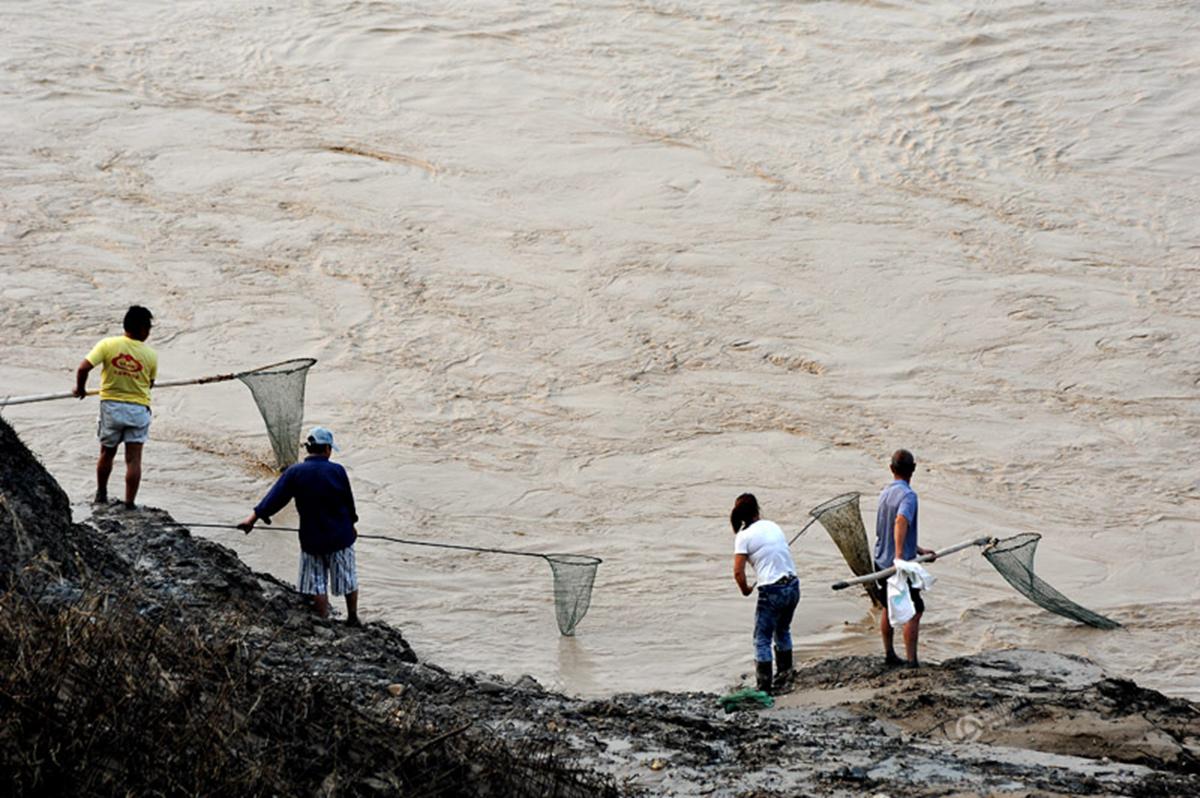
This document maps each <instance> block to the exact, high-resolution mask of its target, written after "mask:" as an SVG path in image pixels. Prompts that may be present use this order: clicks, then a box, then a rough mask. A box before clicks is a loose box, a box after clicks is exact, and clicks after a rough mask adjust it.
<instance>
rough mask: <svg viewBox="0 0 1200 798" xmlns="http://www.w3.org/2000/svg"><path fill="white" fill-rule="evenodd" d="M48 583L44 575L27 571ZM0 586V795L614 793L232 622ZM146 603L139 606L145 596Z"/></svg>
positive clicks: (117, 599)
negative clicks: (292, 660) (258, 638)
mask: <svg viewBox="0 0 1200 798" xmlns="http://www.w3.org/2000/svg"><path fill="white" fill-rule="evenodd" d="M24 584H25V585H26V586H29V587H32V585H33V584H40V585H42V586H45V585H47V584H53V583H52V582H49V581H47V580H44V579H38V580H30V581H25V582H24ZM37 590H39V591H40V592H38V593H36V594H31V593H30V592H29V591H27V590H21V589H20V585H18V589H16V590H13V591H10V592H9V593H7V594H6V595H4V596H3V597H0V661H3V662H4V663H6V665H5V667H4V669H3V670H2V671H0V794H3V795H11V796H24V795H73V796H114V795H122V796H124V795H132V794H136V795H143V796H144V795H239V796H254V795H322V796H333V795H347V796H352V795H353V796H357V795H428V796H451V795H497V796H500V795H505V796H509V795H513V796H521V795H531V796H532V795H537V796H556V795H558V796H575V795H597V794H615V792H616V791H615V789H614V788H613V787H612V785H611V784H609V783H607V782H603V781H600V780H598V779H596V778H594V777H591V776H588V775H585V774H581V773H578V772H575V771H574V770H572V769H571V768H570V767H569V766H567V765H566V764H564V763H563V762H562V761H561V760H559V759H558V758H557V757H556V756H555V753H554V752H553V751H551V750H546V749H545V747H544V746H543V745H541V744H533V743H531V744H530V746H529V747H527V748H524V749H516V748H514V747H513V746H512V745H511V744H508V743H505V742H504V741H502V740H500V739H498V738H496V737H494V736H492V735H490V734H488V733H487V732H486V730H483V729H478V728H475V727H474V726H473V725H472V724H471V722H470V720H469V719H468V720H466V721H465V722H464V721H462V720H459V721H457V722H453V723H449V724H447V725H445V726H443V725H439V724H437V723H433V722H430V721H428V720H427V719H424V718H423V713H422V712H421V708H420V704H419V701H416V700H410V701H408V702H407V703H406V704H405V705H403V706H401V705H400V704H399V703H398V702H397V699H392V698H390V697H387V696H386V695H384V696H381V698H380V699H379V701H378V702H377V703H376V704H374V705H371V706H363V702H362V701H361V699H360V700H357V701H356V700H355V699H354V697H353V695H352V693H351V687H352V686H350V685H344V684H341V683H339V682H338V681H336V680H333V679H331V678H328V677H325V678H312V677H304V676H301V675H297V674H287V673H282V672H280V671H279V670H278V669H268V668H266V667H264V666H262V665H261V664H260V663H259V662H257V661H256V658H255V655H254V652H253V650H252V647H251V646H249V645H248V644H247V641H246V639H245V637H244V635H243V634H241V633H239V631H238V630H237V629H236V628H217V629H212V628H201V627H198V626H195V625H187V624H184V623H183V622H181V621H179V620H177V619H178V618H181V617H185V616H184V615H183V614H182V613H177V612H174V611H173V610H172V608H166V609H164V610H161V611H157V612H154V613H152V614H143V613H141V612H139V610H138V604H137V602H136V601H135V597H133V596H131V595H130V594H128V593H125V594H122V595H120V596H114V595H111V594H108V593H104V592H101V591H98V590H94V589H84V590H82V592H81V593H80V592H72V593H70V594H69V598H68V599H67V600H65V601H64V600H63V599H62V598H61V597H59V598H55V597H54V596H52V595H51V594H50V593H49V592H46V591H45V588H44V587H42V588H37ZM143 606H145V605H143Z"/></svg>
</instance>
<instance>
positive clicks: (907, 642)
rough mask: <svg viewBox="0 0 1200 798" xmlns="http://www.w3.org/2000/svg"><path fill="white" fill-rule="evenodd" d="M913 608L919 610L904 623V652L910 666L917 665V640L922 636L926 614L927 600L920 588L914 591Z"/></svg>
mask: <svg viewBox="0 0 1200 798" xmlns="http://www.w3.org/2000/svg"><path fill="white" fill-rule="evenodd" d="M912 600H913V608H914V609H915V610H916V611H917V613H916V614H915V615H913V617H912V618H911V619H909V622H908V623H906V624H904V654H905V656H906V657H907V659H908V664H909V666H910V667H914V668H915V667H916V666H917V664H918V663H917V641H918V639H919V638H920V636H921V616H922V615H923V614H925V600H924V599H923V598H922V597H921V591H920V590H915V589H914V590H913V591H912Z"/></svg>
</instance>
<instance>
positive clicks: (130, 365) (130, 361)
mask: <svg viewBox="0 0 1200 798" xmlns="http://www.w3.org/2000/svg"><path fill="white" fill-rule="evenodd" d="M112 367H113V368H114V369H116V370H117V371H119V372H121V373H122V374H128V375H130V376H133V375H135V374H140V373H141V371H142V364H141V363H140V362H139V361H138V359H137V358H136V357H134V356H133V355H131V354H129V353H127V352H125V353H122V354H119V355H117V356H116V357H114V358H113V360H112Z"/></svg>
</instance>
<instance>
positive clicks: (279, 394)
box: [237, 357, 317, 470]
mask: <svg viewBox="0 0 1200 798" xmlns="http://www.w3.org/2000/svg"><path fill="white" fill-rule="evenodd" d="M316 362H317V361H316V360H314V359H313V358H310V357H306V358H299V359H296V360H285V361H283V362H282V363H273V364H272V365H270V366H264V367H263V368H261V369H255V370H254V371H245V372H242V373H241V374H238V375H237V378H238V379H239V380H241V381H242V382H243V383H245V384H246V387H247V388H249V389H250V393H251V395H252V396H253V397H254V403H255V404H257V405H258V412H259V413H261V414H262V418H263V421H264V422H265V423H266V425H267V437H269V438H270V439H271V449H273V450H274V452H275V461H276V463H277V464H278V465H279V469H280V470H283V469H285V468H287V467H288V466H290V465H292V464H293V463H295V462H296V461H297V460H298V459H299V458H300V427H301V424H302V422H303V420H304V386H305V384H306V382H307V379H308V370H309V369H310V368H312V367H313V365H314V364H315V363H316Z"/></svg>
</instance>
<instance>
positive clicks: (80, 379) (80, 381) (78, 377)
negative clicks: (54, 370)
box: [72, 358, 95, 399]
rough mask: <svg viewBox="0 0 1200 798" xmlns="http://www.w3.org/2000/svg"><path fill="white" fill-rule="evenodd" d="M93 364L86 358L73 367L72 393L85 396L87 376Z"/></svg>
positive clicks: (79, 396)
mask: <svg viewBox="0 0 1200 798" xmlns="http://www.w3.org/2000/svg"><path fill="white" fill-rule="evenodd" d="M94 368H95V366H93V365H92V364H91V363H90V362H89V361H88V360H87V359H86V358H85V359H84V360H82V361H81V362H80V363H79V368H77V369H75V390H74V391H72V393H73V394H74V395H75V396H76V397H78V398H80V399H82V398H83V397H85V396H87V378H88V374H90V373H91V371H92V369H94Z"/></svg>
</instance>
